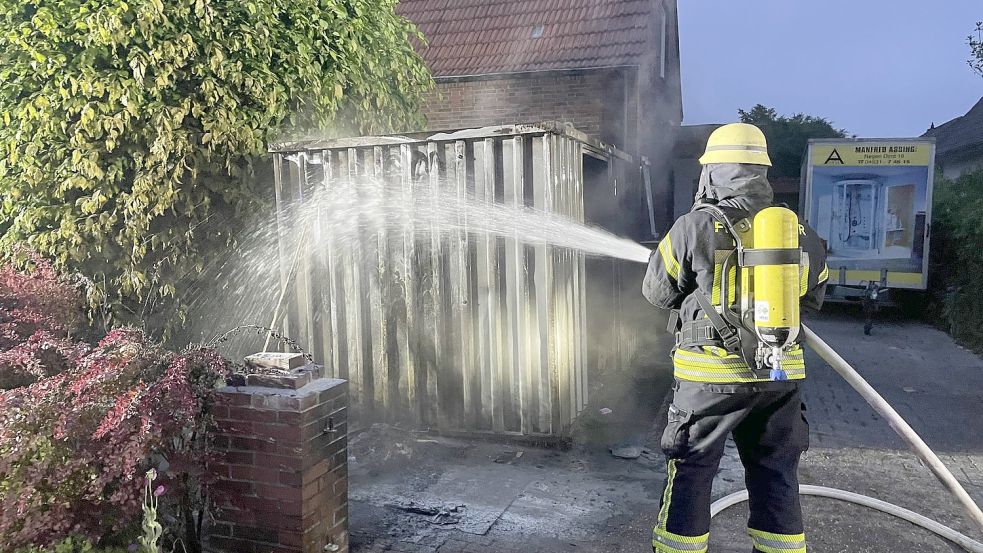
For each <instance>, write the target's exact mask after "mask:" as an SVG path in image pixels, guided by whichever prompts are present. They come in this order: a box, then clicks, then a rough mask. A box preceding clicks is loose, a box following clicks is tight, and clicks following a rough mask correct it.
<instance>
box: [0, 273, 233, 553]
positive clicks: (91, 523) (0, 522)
mask: <svg viewBox="0 0 983 553" xmlns="http://www.w3.org/2000/svg"><path fill="white" fill-rule="evenodd" d="M66 287H68V285H67V284H66V283H65V281H63V280H61V279H59V278H58V277H57V275H56V274H55V273H54V271H52V270H51V268H50V266H48V265H45V264H43V263H35V267H34V270H33V271H31V272H29V273H25V272H19V271H16V270H14V269H11V268H9V267H8V266H0V307H2V308H3V310H4V312H5V315H4V319H3V321H0V333H2V338H0V340H3V341H2V342H0V348H3V349H2V350H0V374H7V375H8V378H9V379H10V380H11V381H13V380H15V378H16V377H15V376H10V375H19V377H23V378H26V379H27V380H28V381H30V382H32V383H30V384H29V385H27V386H20V387H16V388H12V389H9V390H6V391H0V551H9V550H12V549H15V548H17V547H21V546H25V545H41V546H44V545H48V544H52V543H56V542H58V541H61V540H63V539H65V538H66V537H69V536H73V537H79V538H87V539H91V540H93V541H95V542H100V541H103V540H105V539H106V538H107V537H113V536H115V537H119V536H125V535H126V534H127V533H128V530H130V529H132V528H133V527H134V526H135V525H139V521H140V518H141V509H140V506H141V500H142V492H143V485H144V475H145V473H146V471H147V470H148V469H150V468H156V469H157V471H158V473H159V475H160V482H161V483H162V484H163V486H164V488H163V489H164V490H166V491H165V493H164V494H163V496H162V497H161V498H160V500H161V506H162V509H161V511H162V513H163V514H164V516H165V517H167V520H165V521H164V522H165V523H169V524H166V525H168V526H169V527H170V529H171V532H172V535H171V536H170V538H171V539H172V540H174V539H176V538H180V539H181V540H182V541H183V542H184V543H186V544H188V545H189V546H190V547H189V550H193V549H195V545H197V543H196V542H197V541H198V532H199V530H200V520H201V516H202V513H203V507H204V499H203V498H204V493H205V490H206V489H207V484H208V482H205V481H204V476H203V475H204V466H205V463H206V461H207V456H208V450H207V437H206V436H205V430H206V427H207V424H208V406H209V401H208V399H209V394H210V393H211V390H213V389H214V387H215V385H216V383H223V382H224V378H225V377H227V376H228V374H229V371H230V365H229V363H228V361H227V360H226V359H224V358H223V357H221V356H220V355H219V354H218V353H217V352H215V351H214V350H210V349H203V348H199V349H189V350H186V351H184V352H182V353H175V352H171V351H168V350H166V349H164V348H163V347H161V346H160V345H158V344H156V343H153V342H152V341H150V340H148V339H147V338H146V337H145V336H144V335H143V333H142V332H140V331H138V330H132V329H118V330H114V331H112V332H110V333H109V334H108V335H106V337H105V338H103V339H102V340H101V341H100V342H99V343H98V344H97V345H96V346H94V347H89V346H87V345H86V344H84V343H81V342H73V341H72V338H71V332H72V331H73V330H74V327H73V325H76V324H77V323H78V321H77V320H76V319H73V318H72V317H73V316H74V315H73V314H74V313H76V311H74V307H73V304H72V302H73V301H75V300H77V299H78V298H77V297H76V296H73V295H72V294H71V293H70V291H69V289H68V288H66ZM76 305H77V304H76ZM14 352H19V353H14ZM4 363H6V364H4ZM3 371H6V373H4V372H3ZM16 371H21V372H16ZM24 371H26V374H27V375H28V376H29V378H28V377H25V376H24V375H25V372H24ZM177 534H179V535H177ZM189 542H195V543H189Z"/></svg>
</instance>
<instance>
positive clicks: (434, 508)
mask: <svg viewBox="0 0 983 553" xmlns="http://www.w3.org/2000/svg"><path fill="white" fill-rule="evenodd" d="M389 507H390V508H392V509H397V510H400V511H404V512H407V513H412V514H415V515H424V516H427V517H430V524H440V525H449V524H457V523H458V522H460V521H461V517H462V516H463V515H464V510H465V509H467V505H424V504H420V503H417V502H416V501H407V502H406V503H393V504H390V505H389Z"/></svg>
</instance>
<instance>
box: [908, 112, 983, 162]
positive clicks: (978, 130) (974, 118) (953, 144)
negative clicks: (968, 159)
mask: <svg viewBox="0 0 983 553" xmlns="http://www.w3.org/2000/svg"><path fill="white" fill-rule="evenodd" d="M922 136H934V137H935V151H936V153H937V154H938V155H939V156H945V155H947V154H951V153H954V152H956V151H957V150H962V149H964V148H970V147H974V146H975V147H983V98H980V101H979V102H976V105H975V106H973V108H972V109H970V110H969V111H968V112H966V115H963V116H960V117H956V118H955V119H953V120H952V121H949V122H947V123H943V124H941V125H939V126H938V127H935V128H934V129H929V130H928V131H926V132H925V134H924V135H922Z"/></svg>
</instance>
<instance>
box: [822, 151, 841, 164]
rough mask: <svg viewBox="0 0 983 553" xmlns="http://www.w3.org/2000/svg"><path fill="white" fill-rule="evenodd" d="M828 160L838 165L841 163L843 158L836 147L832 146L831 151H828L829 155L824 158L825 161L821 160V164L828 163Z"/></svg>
mask: <svg viewBox="0 0 983 553" xmlns="http://www.w3.org/2000/svg"><path fill="white" fill-rule="evenodd" d="M830 162H834V163H839V164H840V165H843V158H842V157H840V152H837V151H836V148H833V151H832V152H830V154H829V157H827V158H826V161H824V162H823V165H829V164H830Z"/></svg>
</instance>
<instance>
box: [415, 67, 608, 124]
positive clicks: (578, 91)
mask: <svg viewBox="0 0 983 553" xmlns="http://www.w3.org/2000/svg"><path fill="white" fill-rule="evenodd" d="M606 78H607V73H604V72H577V73H534V74H529V75H506V76H499V77H487V78H481V79H474V80H463V79H461V80H458V79H452V80H443V81H439V82H438V84H437V88H436V89H435V90H434V91H432V92H431V93H430V94H429V95H428V97H427V99H426V105H425V108H424V112H425V114H426V116H427V120H428V123H429V125H428V127H429V128H430V129H431V130H443V129H460V128H469V127H482V126H489V125H501V124H509V123H535V122H538V121H563V122H570V123H572V124H573V125H574V126H575V127H576V128H577V129H579V130H581V131H583V132H586V133H588V134H591V135H593V136H595V137H600V136H601V127H602V124H603V118H604V98H603V94H602V91H604V89H605V79H606Z"/></svg>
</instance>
